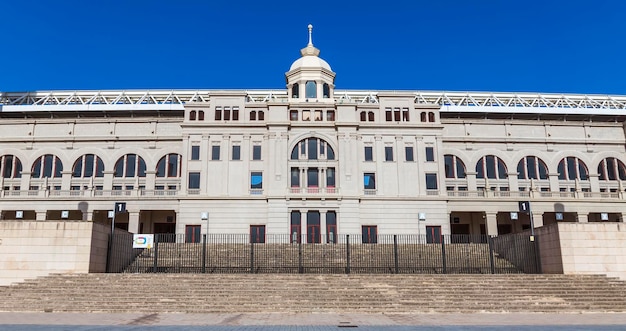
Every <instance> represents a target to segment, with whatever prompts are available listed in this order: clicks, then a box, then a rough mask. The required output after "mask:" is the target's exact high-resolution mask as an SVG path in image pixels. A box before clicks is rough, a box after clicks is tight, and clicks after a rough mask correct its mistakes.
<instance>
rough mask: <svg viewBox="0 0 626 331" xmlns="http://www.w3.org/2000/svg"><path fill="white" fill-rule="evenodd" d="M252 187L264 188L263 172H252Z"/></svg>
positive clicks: (254, 188) (256, 188)
mask: <svg viewBox="0 0 626 331" xmlns="http://www.w3.org/2000/svg"><path fill="white" fill-rule="evenodd" d="M250 188H251V189H253V190H260V189H262V188H263V173H262V172H251V173H250Z"/></svg>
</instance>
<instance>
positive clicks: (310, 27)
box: [307, 24, 313, 46]
mask: <svg viewBox="0 0 626 331" xmlns="http://www.w3.org/2000/svg"><path fill="white" fill-rule="evenodd" d="M307 46H313V25H311V24H309V44H308V45H307Z"/></svg>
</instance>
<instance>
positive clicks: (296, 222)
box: [289, 210, 302, 244]
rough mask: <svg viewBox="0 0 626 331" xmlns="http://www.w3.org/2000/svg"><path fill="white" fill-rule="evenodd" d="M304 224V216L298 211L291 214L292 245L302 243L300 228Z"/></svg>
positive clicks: (290, 231)
mask: <svg viewBox="0 0 626 331" xmlns="http://www.w3.org/2000/svg"><path fill="white" fill-rule="evenodd" d="M301 224H302V214H301V213H300V211H298V210H294V211H292V212H291V219H290V226H289V233H290V236H291V238H290V241H291V243H294V244H295V243H300V234H301V233H300V228H301Z"/></svg>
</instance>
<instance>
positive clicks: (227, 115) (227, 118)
mask: <svg viewBox="0 0 626 331" xmlns="http://www.w3.org/2000/svg"><path fill="white" fill-rule="evenodd" d="M224 121H230V107H224Z"/></svg>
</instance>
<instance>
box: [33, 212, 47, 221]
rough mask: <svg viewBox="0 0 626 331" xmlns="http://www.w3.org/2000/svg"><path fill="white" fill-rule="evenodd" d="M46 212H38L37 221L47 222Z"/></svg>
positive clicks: (36, 214) (36, 213)
mask: <svg viewBox="0 0 626 331" xmlns="http://www.w3.org/2000/svg"><path fill="white" fill-rule="evenodd" d="M46 213H47V211H46V210H36V211H35V220H37V221H45V220H46Z"/></svg>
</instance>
